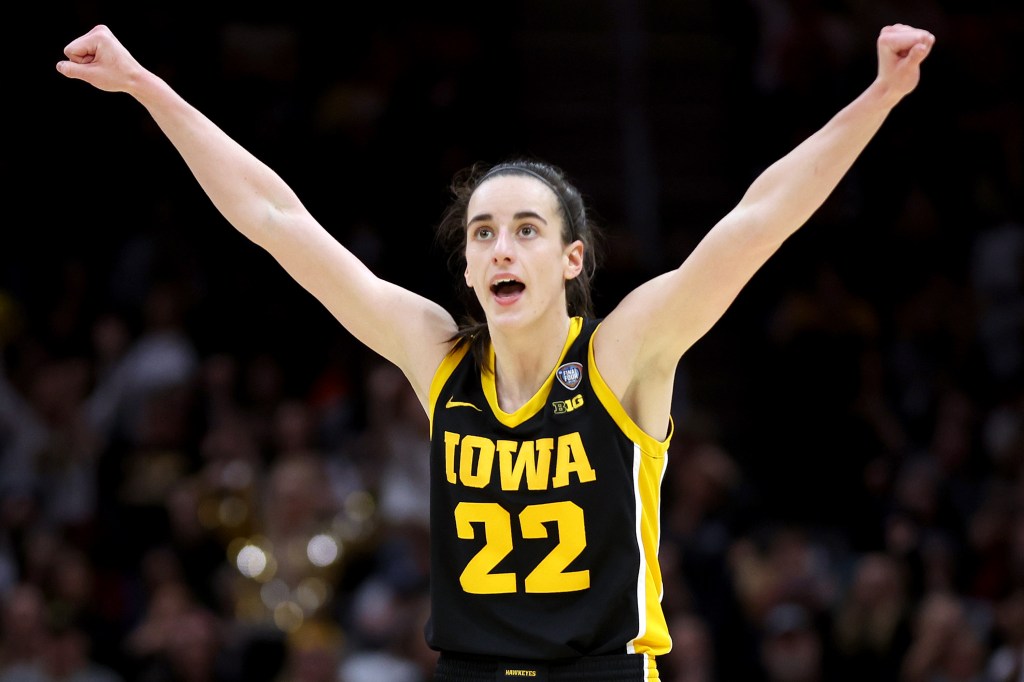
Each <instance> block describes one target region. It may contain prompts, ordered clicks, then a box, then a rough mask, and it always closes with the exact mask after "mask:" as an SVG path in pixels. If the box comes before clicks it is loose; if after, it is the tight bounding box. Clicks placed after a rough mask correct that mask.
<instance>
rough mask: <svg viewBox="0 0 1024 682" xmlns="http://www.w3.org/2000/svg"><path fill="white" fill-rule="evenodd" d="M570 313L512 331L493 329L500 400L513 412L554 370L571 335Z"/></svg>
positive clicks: (499, 401) (505, 408) (502, 405)
mask: <svg viewBox="0 0 1024 682" xmlns="http://www.w3.org/2000/svg"><path fill="white" fill-rule="evenodd" d="M569 321H570V320H569V316H568V315H562V316H559V317H557V318H553V319H551V320H547V321H543V322H538V324H535V325H532V326H531V328H530V329H528V330H525V329H518V330H516V331H515V333H513V334H509V333H507V332H506V333H502V332H501V331H500V330H492V331H491V343H492V344H493V346H494V381H495V386H496V387H497V392H498V403H499V405H500V407H501V409H502V410H504V411H505V412H514V411H515V410H517V409H519V408H520V407H522V406H523V405H524V404H525V403H526V402H527V401H529V400H530V398H532V397H533V396H534V395H535V394H536V393H537V391H538V390H539V389H540V387H541V385H543V383H544V381H545V380H546V379H547V378H548V375H550V374H551V370H553V369H554V368H555V363H557V362H558V359H559V357H560V356H561V353H562V349H563V348H564V347H565V340H566V337H567V336H568V335H569Z"/></svg>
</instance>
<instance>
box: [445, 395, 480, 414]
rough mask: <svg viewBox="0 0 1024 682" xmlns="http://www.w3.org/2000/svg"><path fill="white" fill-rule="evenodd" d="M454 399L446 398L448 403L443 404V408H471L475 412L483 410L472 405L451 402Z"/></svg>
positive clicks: (458, 401) (457, 401) (459, 401)
mask: <svg viewBox="0 0 1024 682" xmlns="http://www.w3.org/2000/svg"><path fill="white" fill-rule="evenodd" d="M454 397H455V396H452V397H451V398H448V402H446V403H445V404H444V406H445V408H449V407H472V408H473V409H474V410H476V411H477V412H483V410H481V409H480V408H479V407H477V406H476V405H474V404H473V403H464V402H462V401H461V400H453V398H454Z"/></svg>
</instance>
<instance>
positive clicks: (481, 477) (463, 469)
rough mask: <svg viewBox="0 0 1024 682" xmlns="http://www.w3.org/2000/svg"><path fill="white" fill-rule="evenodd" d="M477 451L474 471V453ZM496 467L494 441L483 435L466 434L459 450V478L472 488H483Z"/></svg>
mask: <svg viewBox="0 0 1024 682" xmlns="http://www.w3.org/2000/svg"><path fill="white" fill-rule="evenodd" d="M474 451H475V452H476V453H477V458H476V459H477V462H476V471H473V459H474V458H473V453H474ZM493 467H494V441H492V440H491V439H490V438H484V437H483V436H466V437H465V438H463V439H462V447H461V448H460V452H459V480H460V481H462V483H463V484H464V485H468V486H469V487H470V488H483V487H484V486H486V485H487V484H488V483H489V482H490V481H491V469H492V468H493Z"/></svg>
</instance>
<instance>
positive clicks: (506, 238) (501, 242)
mask: <svg viewBox="0 0 1024 682" xmlns="http://www.w3.org/2000/svg"><path fill="white" fill-rule="evenodd" d="M514 255H515V240H514V239H513V237H512V233H511V231H510V230H507V229H504V228H502V229H499V230H498V234H496V235H495V236H494V250H493V251H492V255H491V257H492V258H493V259H494V262H495V263H498V262H502V261H506V262H507V261H511V260H512V259H513V257H514Z"/></svg>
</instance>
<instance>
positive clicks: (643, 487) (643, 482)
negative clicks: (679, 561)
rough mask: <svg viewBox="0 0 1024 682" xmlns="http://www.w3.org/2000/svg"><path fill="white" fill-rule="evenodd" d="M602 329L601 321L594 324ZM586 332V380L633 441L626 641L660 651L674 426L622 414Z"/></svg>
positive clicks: (664, 637) (664, 645) (664, 648)
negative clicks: (633, 629) (632, 546)
mask: <svg viewBox="0 0 1024 682" xmlns="http://www.w3.org/2000/svg"><path fill="white" fill-rule="evenodd" d="M598 328H600V325H598ZM596 336H597V330H596V329H595V330H594V333H593V334H591V335H590V344H589V348H588V349H587V364H588V365H589V367H590V370H589V375H590V385H591V388H593V390H594V393H595V394H596V395H597V399H598V400H600V401H601V405H603V406H604V409H605V410H606V411H607V412H608V414H609V415H610V416H611V418H612V419H613V420H614V421H615V423H616V424H617V425H618V427H619V428H620V429H621V430H622V432H623V433H624V434H626V436H627V437H628V438H629V439H630V440H631V441H633V444H634V448H635V449H634V455H633V458H634V461H633V485H634V495H635V499H636V505H637V510H636V512H637V519H638V522H637V524H638V528H637V542H638V543H639V546H640V551H641V554H642V561H641V566H640V570H641V572H642V573H641V575H638V576H637V601H638V604H637V606H638V609H639V613H640V631H639V632H638V633H637V636H636V638H634V639H633V640H632V641H631V642H629V644H628V646H627V650H628V651H629V652H630V653H638V654H653V655H655V656H660V655H662V654H666V653H668V651H669V649H670V648H671V642H672V640H671V637H670V635H669V632H668V623H667V622H666V620H665V614H664V611H663V610H662V608H661V599H662V596H663V594H664V583H663V580H662V576H661V566H660V564H659V562H658V548H659V546H660V543H661V511H660V510H661V483H662V479H663V478H664V476H665V468H666V465H667V463H668V458H667V457H666V454H667V453H668V446H669V443H670V442H671V440H672V434H673V431H674V428H675V425H674V422H673V420H672V416H671V415H669V419H668V435H667V436H665V439H664V440H658V439H657V438H655V437H653V436H651V435H650V434H648V433H646V432H645V431H644V430H643V429H641V428H640V427H639V426H637V424H636V422H634V421H633V419H632V418H631V417H630V416H629V415H628V414H627V413H626V410H625V408H624V407H622V403H620V402H619V399H618V398H617V397H616V396H615V393H613V392H612V390H611V388H609V387H608V384H607V383H605V380H604V377H602V376H601V372H600V370H599V369H598V367H597V362H596V360H595V359H594V338H595V337H596ZM656 674H657V673H655V675H656Z"/></svg>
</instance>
